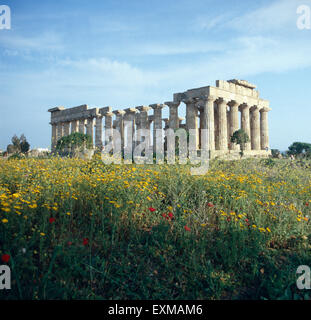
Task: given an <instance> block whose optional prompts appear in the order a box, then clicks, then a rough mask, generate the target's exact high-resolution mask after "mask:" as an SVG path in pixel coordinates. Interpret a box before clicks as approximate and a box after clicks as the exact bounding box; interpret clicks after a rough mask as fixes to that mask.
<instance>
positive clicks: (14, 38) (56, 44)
mask: <svg viewBox="0 0 311 320" xmlns="http://www.w3.org/2000/svg"><path fill="white" fill-rule="evenodd" d="M0 46H1V47H3V48H5V50H7V51H8V52H9V51H10V52H12V54H13V53H14V52H15V53H16V52H18V51H23V52H25V51H49V50H56V51H57V50H61V49H63V47H64V46H63V40H62V38H61V36H60V35H59V34H57V33H54V32H45V33H43V34H40V35H39V36H33V37H29V36H28V37H26V36H20V35H15V34H12V33H11V34H5V35H4V34H3V35H0Z"/></svg>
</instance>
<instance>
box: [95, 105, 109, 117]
mask: <svg viewBox="0 0 311 320" xmlns="http://www.w3.org/2000/svg"><path fill="white" fill-rule="evenodd" d="M98 112H99V113H100V114H101V115H103V116H104V115H105V114H106V113H109V112H112V107H104V108H100V109H99V110H98Z"/></svg>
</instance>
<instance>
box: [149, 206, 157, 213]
mask: <svg viewBox="0 0 311 320" xmlns="http://www.w3.org/2000/svg"><path fill="white" fill-rule="evenodd" d="M148 209H149V211H150V212H154V211H156V209H155V208H152V207H150V208H148Z"/></svg>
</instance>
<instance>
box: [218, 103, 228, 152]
mask: <svg viewBox="0 0 311 320" xmlns="http://www.w3.org/2000/svg"><path fill="white" fill-rule="evenodd" d="M227 103H228V100H226V99H223V98H220V99H219V100H218V121H219V122H218V135H219V150H228V131H227Z"/></svg>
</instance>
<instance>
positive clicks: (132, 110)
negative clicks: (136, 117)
mask: <svg viewBox="0 0 311 320" xmlns="http://www.w3.org/2000/svg"><path fill="white" fill-rule="evenodd" d="M124 111H125V113H138V110H137V109H136V108H127V109H124Z"/></svg>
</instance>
